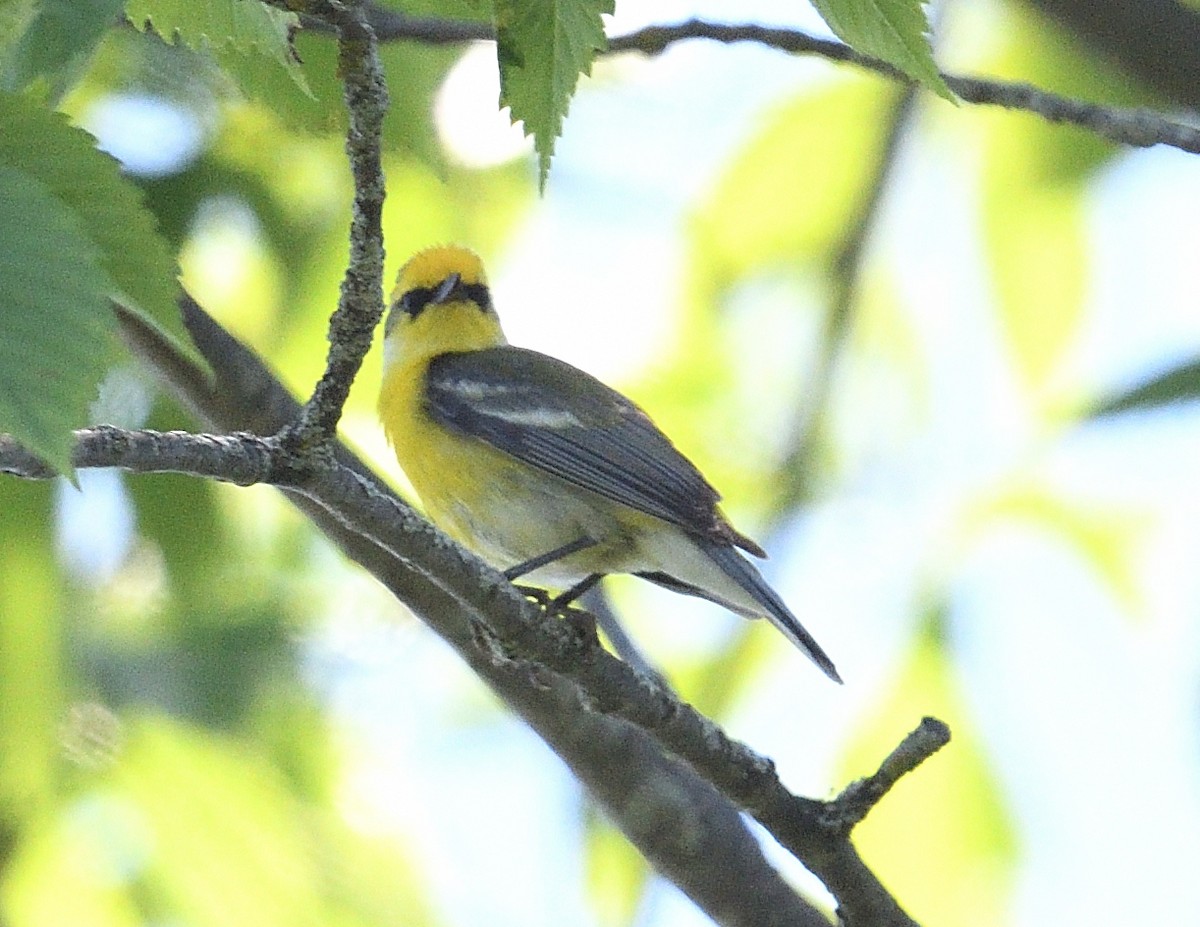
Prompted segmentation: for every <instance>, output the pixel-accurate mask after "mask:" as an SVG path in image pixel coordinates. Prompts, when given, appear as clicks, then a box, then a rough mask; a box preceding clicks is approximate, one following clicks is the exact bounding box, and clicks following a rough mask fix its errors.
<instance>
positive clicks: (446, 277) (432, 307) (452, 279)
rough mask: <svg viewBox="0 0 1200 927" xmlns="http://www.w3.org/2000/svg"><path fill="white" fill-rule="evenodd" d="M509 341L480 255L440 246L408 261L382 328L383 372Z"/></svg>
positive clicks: (461, 249)
mask: <svg viewBox="0 0 1200 927" xmlns="http://www.w3.org/2000/svg"><path fill="white" fill-rule="evenodd" d="M505 342H506V339H505V337H504V331H503V330H502V329H501V328H500V319H499V318H498V317H497V315H496V311H495V310H494V309H493V308H492V297H491V293H490V292H489V291H488V286H487V278H486V277H485V276H484V272H483V262H482V261H480V260H479V257H478V255H476V254H475V253H474V252H473V251H469V250H467V249H466V248H462V247H459V246H458V245H439V246H438V247H436V248H427V249H426V250H424V251H420V252H418V253H417V254H415V255H413V256H412V257H411V258H409V261H408V263H407V264H405V265H404V267H403V268H402V269H401V270H400V275H399V277H398V278H397V279H396V288H395V289H394V290H393V291H392V305H391V310H390V311H389V313H388V317H387V323H386V325H385V326H384V366H385V368H390V367H392V366H394V365H397V364H400V365H404V364H408V363H411V362H413V361H422V360H428V359H429V358H431V357H434V356H436V355H438V354H443V353H445V352H447V351H473V350H478V349H479V348H487V347H492V346H493V345H497V344H504V343H505Z"/></svg>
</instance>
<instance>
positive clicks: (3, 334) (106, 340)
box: [0, 166, 117, 473]
mask: <svg viewBox="0 0 1200 927" xmlns="http://www.w3.org/2000/svg"><path fill="white" fill-rule="evenodd" d="M0 202H2V203H4V208H3V209H0V431H7V432H9V433H11V434H13V435H15V436H16V437H17V439H18V440H20V441H21V442H22V443H23V444H25V445H26V446H27V447H29V448H30V449H31V450H33V451H35V452H36V453H38V454H40V455H41V456H42V457H44V458H45V459H46V461H47V462H48V463H50V464H51V465H52V466H54V467H55V468H56V469H58V470H59V471H60V472H63V473H70V472H71V464H70V454H71V446H72V444H73V439H72V437H71V429H72V428H77V427H79V426H81V425H83V424H84V423H85V421H86V416H87V408H88V404H89V403H90V402H91V401H92V400H93V399H95V397H96V386H97V384H98V383H99V382H100V379H101V377H102V376H103V375H104V372H105V370H106V369H107V368H108V366H109V364H110V363H111V362H112V360H113V359H114V358H115V357H116V355H117V345H116V340H115V338H114V337H113V331H114V329H115V322H114V318H113V314H112V312H111V310H110V308H109V294H110V293H112V291H113V289H114V285H113V281H112V279H111V278H110V277H109V275H108V274H107V273H106V272H105V270H104V267H103V266H102V255H101V253H100V251H99V249H98V248H97V247H96V246H95V244H93V242H92V241H91V239H90V238H89V236H88V234H87V230H86V229H85V228H84V227H83V223H81V222H80V221H79V219H78V218H77V216H76V214H75V213H73V212H72V211H71V210H70V209H69V208H68V207H66V206H65V205H64V204H63V202H62V201H61V200H60V199H59V198H58V197H56V196H55V194H54V191H53V190H51V189H50V188H49V187H48V186H47V185H46V184H44V183H42V182H41V181H39V180H38V179H36V178H35V177H32V176H30V175H29V174H26V173H23V172H21V171H19V170H16V169H15V168H12V167H5V166H0Z"/></svg>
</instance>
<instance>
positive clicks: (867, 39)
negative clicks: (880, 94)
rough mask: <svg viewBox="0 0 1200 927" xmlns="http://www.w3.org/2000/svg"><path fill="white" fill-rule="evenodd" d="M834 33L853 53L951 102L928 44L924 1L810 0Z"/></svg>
mask: <svg viewBox="0 0 1200 927" xmlns="http://www.w3.org/2000/svg"><path fill="white" fill-rule="evenodd" d="M812 4H813V6H814V7H816V9H817V12H818V13H820V14H821V18H822V19H824V20H825V22H826V23H827V24H828V26H829V28H830V29H832V30H833V32H834V34H835V35H836V36H837V37H838V38H840V39H841V40H842V41H843V42H845V43H846V44H847V45H849V46H851V47H852V48H854V50H855V51H859V52H862V53H863V54H864V55H870V56H871V57H872V58H879V59H881V60H882V61H886V62H887V63H888V64H890V65H893V66H894V67H897V68H899V69H900V70H901V71H903V72H904V73H905V74H907V75H908V76H909V77H911V78H912V79H913V80H915V81H917V82H919V83H921V84H923V85H924V86H926V87H928V88H929V89H930V90H932V91H933V92H934V93H936V94H937V95H938V96H939V97H942V98H943V99H946V100H953V99H954V94H952V93H951V92H950V88H949V87H947V86H946V82H945V81H944V80H942V75H941V74H939V73H938V69H937V65H936V64H935V63H934V61H933V49H932V48H931V47H930V45H929V36H928V32H929V22H928V20H927V19H926V18H925V10H924V9H923V6H924V0H812Z"/></svg>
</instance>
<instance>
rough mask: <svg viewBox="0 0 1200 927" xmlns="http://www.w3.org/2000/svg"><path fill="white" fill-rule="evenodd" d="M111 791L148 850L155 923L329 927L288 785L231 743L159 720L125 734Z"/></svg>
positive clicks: (145, 889) (148, 891)
mask: <svg viewBox="0 0 1200 927" xmlns="http://www.w3.org/2000/svg"><path fill="white" fill-rule="evenodd" d="M113 784H114V786H116V787H117V788H118V789H120V792H121V793H122V794H123V796H124V797H125V798H126V800H128V801H130V802H132V804H133V806H134V809H135V813H136V815H137V816H138V818H139V819H140V823H141V827H142V828H143V829H144V831H145V835H146V841H147V854H148V855H147V857H146V859H145V860H144V868H143V869H142V871H141V872H140V873H138V874H137V875H138V882H140V883H141V890H142V894H143V897H144V898H147V899H153V904H154V908H157V910H154V909H151V910H148V911H146V912H145V913H146V914H147V915H149V917H148V919H149V920H152V921H154V920H161V921H164V922H165V921H178V922H180V923H187V924H192V925H196V927H204V925H213V927H217V925H220V927H232V925H237V924H247V925H249V924H253V925H255V927H272V925H278V927H303V925H305V924H312V925H323V924H326V923H328V921H327V918H326V913H325V906H324V904H323V902H322V898H321V895H320V886H321V884H322V881H323V880H322V878H321V874H320V873H321V865H320V863H321V860H320V857H319V856H318V855H317V847H316V846H315V845H314V841H313V839H312V835H311V834H310V833H308V832H306V828H305V827H304V825H303V822H304V818H303V816H302V815H301V814H300V810H301V809H300V808H299V807H297V805H296V802H295V799H294V798H293V797H292V796H291V794H290V793H289V792H288V790H287V788H286V786H285V783H284V781H283V780H282V779H281V778H280V777H279V775H278V774H277V772H276V771H275V770H274V769H272V768H271V767H270V765H269V764H267V763H265V762H263V760H261V759H260V758H259V757H257V756H255V755H254V754H252V753H250V752H249V751H248V750H246V749H244V748H241V747H239V746H237V745H235V744H234V743H231V742H226V741H223V740H221V739H219V738H217V737H213V736H211V735H202V734H200V733H198V732H196V731H194V730H190V729H188V728H186V727H183V726H181V725H176V724H171V723H169V722H167V721H165V720H162V719H152V718H145V719H142V720H140V721H138V722H136V723H134V724H133V725H132V726H131V728H130V730H129V732H128V741H127V747H126V750H125V752H124V754H123V755H122V756H121V758H120V760H119V763H118V765H117V767H116V768H115V769H114V771H113Z"/></svg>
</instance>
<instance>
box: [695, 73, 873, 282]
mask: <svg viewBox="0 0 1200 927" xmlns="http://www.w3.org/2000/svg"><path fill="white" fill-rule="evenodd" d="M893 99H894V92H893V91H892V90H890V89H888V88H881V87H880V86H879V84H878V82H876V81H871V80H868V79H865V78H857V77H855V78H848V79H846V80H841V81H838V83H837V84H835V85H834V86H832V87H826V88H823V89H821V90H819V91H817V92H815V93H813V92H806V93H804V94H803V95H801V96H798V97H796V98H794V99H792V100H790V101H788V102H786V103H785V104H784V105H783V106H781V107H780V108H778V109H777V110H776V111H775V112H774V113H771V114H769V115H768V116H767V117H766V118H765V119H764V120H763V123H762V128H761V129H759V131H758V133H757V135H755V136H754V137H753V138H752V139H750V141H749V142H748V143H747V144H746V145H745V147H743V148H742V150H741V151H740V152H739V153H738V155H737V157H736V158H735V159H734V160H733V161H732V162H731V163H730V165H729V166H728V167H727V168H726V170H725V173H724V174H723V175H722V176H721V178H720V179H719V180H718V181H717V183H716V184H715V186H714V187H713V189H712V190H711V192H710V193H709V194H708V196H707V199H706V201H705V202H704V203H703V204H702V205H701V206H700V207H699V209H698V210H697V212H696V214H695V216H694V219H693V222H692V227H691V230H690V231H691V235H692V239H693V243H694V247H693V250H694V256H693V258H692V261H691V265H692V269H693V271H694V272H695V273H696V274H697V278H698V280H707V281H708V285H707V286H705V285H701V287H700V291H701V292H702V293H708V294H710V295H709V296H708V297H707V298H711V294H712V293H714V292H716V293H719V292H720V291H721V290H722V289H724V288H725V287H726V286H728V284H729V282H730V281H732V280H736V279H738V278H740V277H743V276H745V275H746V274H748V273H750V272H752V271H757V270H763V269H768V268H775V267H780V266H784V267H795V266H796V265H797V263H798V262H799V261H802V260H805V259H807V260H811V261H814V262H824V261H825V260H827V259H828V258H829V256H830V255H831V254H832V252H833V250H834V249H835V248H836V247H837V246H838V245H839V244H840V242H841V241H842V238H843V236H844V235H845V234H846V231H847V227H848V226H849V224H850V222H851V221H852V218H853V217H854V216H855V215H857V214H858V212H859V210H860V208H861V203H862V199H863V197H864V196H866V194H867V189H866V188H867V184H868V182H869V179H870V178H871V176H872V175H873V172H874V170H875V165H874V160H875V158H876V157H877V153H878V151H879V147H880V144H881V142H882V140H883V133H884V131H885V129H884V126H885V123H886V120H885V118H884V114H885V112H886V110H887V107H888V106H889V104H890V102H891V100H893ZM701 298H705V297H701Z"/></svg>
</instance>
